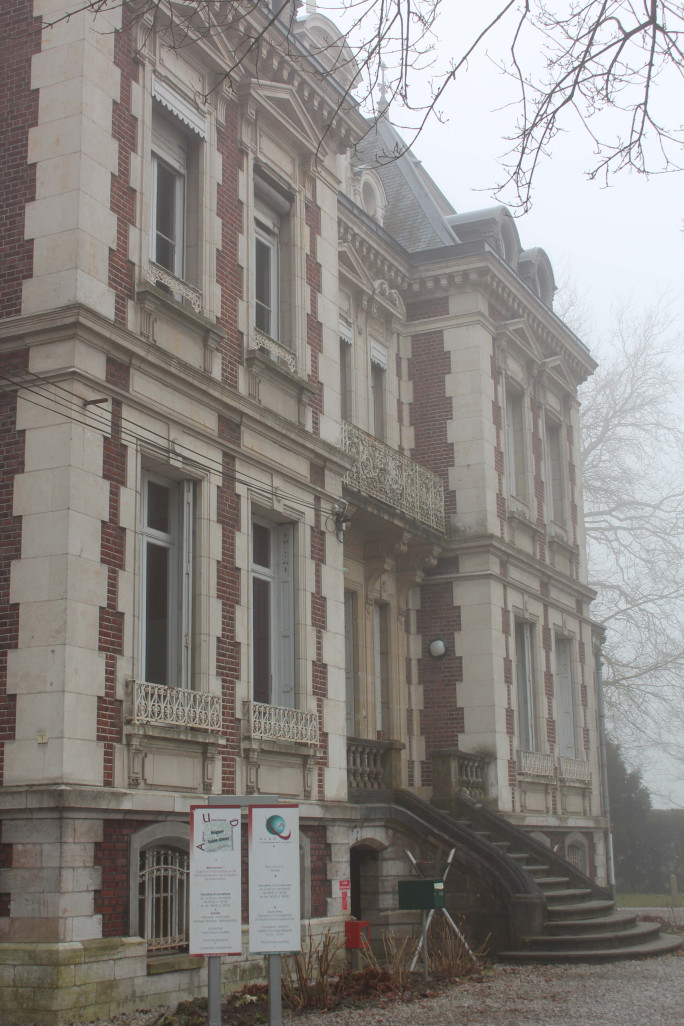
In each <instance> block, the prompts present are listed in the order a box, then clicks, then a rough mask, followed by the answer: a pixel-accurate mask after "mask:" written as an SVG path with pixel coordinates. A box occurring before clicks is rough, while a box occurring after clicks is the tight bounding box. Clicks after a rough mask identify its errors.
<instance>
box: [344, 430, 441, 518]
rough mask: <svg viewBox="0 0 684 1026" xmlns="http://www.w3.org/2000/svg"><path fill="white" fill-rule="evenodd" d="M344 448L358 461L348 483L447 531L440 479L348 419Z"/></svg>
mask: <svg viewBox="0 0 684 1026" xmlns="http://www.w3.org/2000/svg"><path fill="white" fill-rule="evenodd" d="M342 448H343V450H344V452H345V453H347V454H348V455H349V456H352V457H353V458H354V466H353V467H352V469H351V470H350V471H348V473H347V475H346V477H345V479H344V481H345V484H347V485H349V487H350V488H356V489H358V490H359V491H363V492H367V493H368V494H369V495H371V496H373V498H375V499H380V500H381V501H382V502H386V503H388V504H389V505H390V506H394V507H395V508H396V509H398V510H400V512H402V513H405V514H407V515H408V516H410V517H413V519H414V520H419V521H420V522H421V523H423V524H428V525H429V526H430V527H433V528H434V529H435V530H437V531H443V530H444V488H443V485H442V480H441V478H440V477H438V476H437V475H436V474H433V473H432V471H430V470H428V469H427V468H426V467H423V466H421V465H420V463H416V462H415V460H412V459H409V458H408V456H403V455H402V454H401V453H399V452H397V451H396V449H392V447H391V446H389V445H386V444H385V442H381V441H379V440H378V439H377V438H374V437H373V435H369V434H367V433H366V432H365V431H361V430H360V429H359V428H357V427H355V426H354V425H353V424H349V423H348V422H347V421H344V420H343V421H342Z"/></svg>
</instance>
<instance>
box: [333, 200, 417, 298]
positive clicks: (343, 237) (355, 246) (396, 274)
mask: <svg viewBox="0 0 684 1026" xmlns="http://www.w3.org/2000/svg"><path fill="white" fill-rule="evenodd" d="M340 213H341V211H340ZM337 241H338V243H339V245H340V246H346V247H348V248H349V250H350V251H351V252H352V253H353V254H354V255H356V256H357V257H358V258H359V259H360V260H361V261H362V262H363V268H364V271H365V272H366V275H367V276H369V277H370V279H371V281H372V282H375V281H378V280H382V281H384V282H385V283H386V284H387V287H388V290H391V289H396V290H397V291H398V292H406V290H407V289H408V287H409V279H408V276H407V275H406V272H405V271H403V270H402V268H401V267H400V266H399V264H398V262H394V261H393V260H391V259H390V258H389V257H388V255H387V252H386V251H384V250H382V249H381V248H380V247H379V246H376V245H374V244H373V241H372V239H370V238H368V236H366V235H365V234H363V233H362V232H360V231H358V230H357V229H356V228H355V227H354V226H353V225H351V224H349V223H348V222H347V221H345V220H343V219H342V216H340V217H339V219H338V222H337Z"/></svg>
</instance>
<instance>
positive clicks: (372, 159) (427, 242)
mask: <svg viewBox="0 0 684 1026" xmlns="http://www.w3.org/2000/svg"><path fill="white" fill-rule="evenodd" d="M405 146H406V143H405V142H404V140H403V139H402V138H401V136H400V135H399V133H398V132H397V131H396V129H395V128H394V127H393V126H392V125H391V124H390V123H389V122H388V121H387V119H386V118H384V117H382V118H380V119H379V121H378V122H377V124H376V125H375V126H374V128H372V129H371V131H370V132H369V133H368V135H367V136H366V137H365V139H363V140H362V141H361V142H360V143H359V144H358V146H357V147H356V159H355V160H354V163H355V165H356V166H357V167H359V166H363V165H368V166H369V167H372V168H373V169H374V170H375V171H376V172H377V174H378V175H379V177H380V179H381V181H382V184H383V186H384V189H385V192H386V193H387V212H386V214H385V221H384V228H385V230H386V231H387V232H389V234H390V235H391V236H392V237H393V238H395V239H396V240H397V242H399V243H400V244H401V245H402V246H403V247H404V249H406V250H407V251H408V252H409V253H415V252H418V251H420V250H424V249H432V248H435V247H438V246H449V245H453V243H455V242H458V237H457V236H456V234H455V233H454V232H453V231H452V230H451V228H450V227H449V225H448V224H447V222H446V218H447V217H448V216H449V215H450V214H455V213H456V211H455V210H454V208H453V207H452V205H451V203H449V201H448V199H447V198H446V196H444V194H443V193H442V192H440V190H439V189H438V188H437V186H436V185H435V183H434V182H433V181H432V179H431V178H430V176H429V174H428V173H427V171H426V170H425V169H424V168H423V165H422V164H421V162H420V161H419V160H418V159H417V158H416V157H415V156H414V155H413V153H411V151H410V150H409V151H408V152H406V153H403V154H402V155H401V156H400V157H395V156H394V155H395V154H396V153H398V152H401V150H403V149H404V147H405Z"/></svg>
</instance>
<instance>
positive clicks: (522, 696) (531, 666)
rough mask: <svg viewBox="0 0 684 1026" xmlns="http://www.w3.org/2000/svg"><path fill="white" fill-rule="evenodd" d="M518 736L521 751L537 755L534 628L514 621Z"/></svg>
mask: <svg viewBox="0 0 684 1026" xmlns="http://www.w3.org/2000/svg"><path fill="white" fill-rule="evenodd" d="M514 625H515V626H514V641H515V663H514V674H515V689H514V690H515V696H516V706H515V708H516V733H517V738H518V748H519V749H520V750H521V751H524V752H534V751H535V750H536V746H537V737H536V735H537V724H536V718H537V693H536V691H537V689H536V662H535V658H534V641H535V638H534V628H535V625H534V623H532V622H531V621H529V620H522V619H519V618H518V617H516V618H515V620H514Z"/></svg>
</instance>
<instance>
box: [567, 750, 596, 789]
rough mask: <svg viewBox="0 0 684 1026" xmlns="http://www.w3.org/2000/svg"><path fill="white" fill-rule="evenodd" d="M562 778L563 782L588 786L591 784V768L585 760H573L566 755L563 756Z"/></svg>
mask: <svg viewBox="0 0 684 1026" xmlns="http://www.w3.org/2000/svg"><path fill="white" fill-rule="evenodd" d="M560 776H561V780H568V781H570V780H571V781H574V782H575V783H581V784H588V783H590V782H591V766H590V764H589V763H588V762H586V761H585V760H584V759H571V758H569V757H568V756H566V755H561V759H560Z"/></svg>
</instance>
